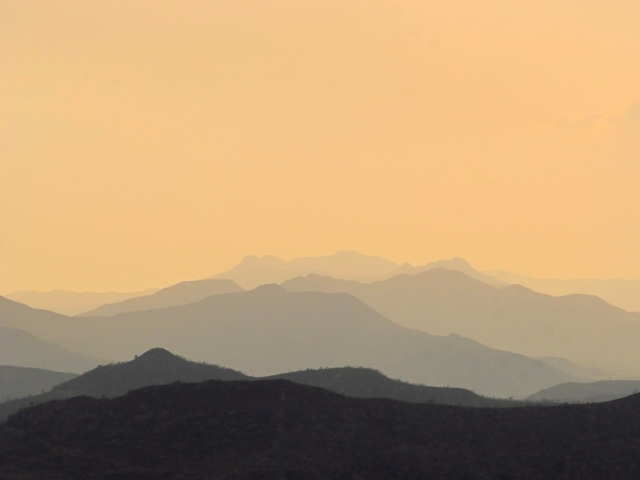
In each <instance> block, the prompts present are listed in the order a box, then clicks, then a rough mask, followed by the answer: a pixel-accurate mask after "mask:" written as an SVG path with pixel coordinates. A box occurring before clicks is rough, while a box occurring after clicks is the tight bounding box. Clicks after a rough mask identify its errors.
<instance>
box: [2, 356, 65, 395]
mask: <svg viewBox="0 0 640 480" xmlns="http://www.w3.org/2000/svg"><path fill="white" fill-rule="evenodd" d="M76 376H77V375H75V374H73V373H63V372H53V371H51V370H42V369H40V368H25V367H14V366H11V365H0V402H2V401H5V400H8V399H10V398H18V397H22V396H25V395H35V394H38V393H41V392H44V391H47V390H49V389H51V387H54V386H55V385H58V384H59V383H62V382H65V381H67V380H71V379H72V378H74V377H76Z"/></svg>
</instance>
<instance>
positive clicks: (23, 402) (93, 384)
mask: <svg viewBox="0 0 640 480" xmlns="http://www.w3.org/2000/svg"><path fill="white" fill-rule="evenodd" d="M0 368H1V367H0ZM0 373H1V371H0ZM274 378H279V379H284V380H290V381H293V382H295V383H300V384H304V385H311V386H317V387H321V388H325V389H327V390H332V391H334V392H337V393H340V394H343V395H346V396H349V397H360V398H375V397H377V398H390V399H394V400H402V401H405V402H413V403H438V404H443V405H465V406H472V407H501V406H515V405H520V404H518V403H517V402H510V401H508V400H498V399H492V398H486V397H482V396H480V395H477V394H475V393H473V392H471V391H469V390H464V389H462V388H444V387H427V386H424V385H412V384H409V383H404V382H400V381H398V380H392V379H390V378H387V377H385V376H384V375H382V374H381V373H379V372H376V371H374V370H370V369H367V368H350V367H344V368H330V369H321V370H304V371H301V372H290V373H283V374H281V375H276V376H275V377H274ZM205 380H257V379H256V378H255V377H250V376H248V375H245V374H243V373H241V372H237V371H235V370H231V369H229V368H223V367H219V366H217V365H207V364H202V363H196V362H191V361H188V360H185V359H183V358H181V357H178V356H176V355H173V354H172V353H171V352H168V351H167V350H164V349H162V348H154V349H152V350H149V351H148V352H146V353H144V354H143V355H140V356H139V357H136V358H135V359H134V360H131V361H130V362H125V363H118V364H112V365H106V366H102V367H98V368H96V369H94V370H91V371H90V372H87V373H85V374H84V375H81V376H79V377H76V378H73V379H72V380H69V381H66V382H64V383H61V384H60V385H57V386H56V387H55V388H53V389H52V390H51V391H48V392H45V393H42V394H40V395H34V396H31V397H28V398H20V399H16V400H12V401H8V402H5V403H0V423H1V422H2V421H4V420H5V419H6V418H7V417H8V416H9V415H11V414H13V413H15V412H17V411H19V410H21V409H23V408H26V407H29V406H32V405H37V404H41V403H44V402H49V401H52V400H64V399H67V398H72V397H78V396H83V395H84V396H88V397H94V398H102V397H109V398H112V397H118V396H120V395H124V394H125V393H127V392H129V391H131V390H136V389H138V388H143V387H148V386H152V385H166V384H169V383H173V382H178V381H179V382H184V383H197V382H203V381H205ZM57 383H59V382H57Z"/></svg>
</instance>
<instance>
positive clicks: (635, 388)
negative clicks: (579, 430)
mask: <svg viewBox="0 0 640 480" xmlns="http://www.w3.org/2000/svg"><path fill="white" fill-rule="evenodd" d="M638 392H640V380H603V381H600V382H591V383H575V382H570V383H563V384H560V385H556V386H554V387H551V388H546V389H544V390H541V391H540V392H538V393H535V394H533V395H530V396H529V397H527V400H531V401H536V402H539V401H542V400H550V401H557V402H607V401H609V400H615V399H617V398H623V397H627V396H629V395H632V394H634V393H638Z"/></svg>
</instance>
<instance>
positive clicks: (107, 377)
mask: <svg viewBox="0 0 640 480" xmlns="http://www.w3.org/2000/svg"><path fill="white" fill-rule="evenodd" d="M248 379H250V377H248V376H247V375H244V374H242V373H240V372H236V371H234V370H231V369H229V368H224V367H219V366H217V365H207V364H202V363H197V362H190V361H188V360H185V359H183V358H180V357H178V356H176V355H173V354H172V353H170V352H168V351H166V350H164V349H161V348H154V349H152V350H149V351H148V352H145V353H144V354H142V355H140V356H136V358H134V359H133V360H131V361H128V362H123V363H116V364H109V365H103V366H99V367H97V368H95V369H93V370H91V371H89V372H86V373H84V374H83V375H80V376H77V377H75V378H71V379H67V381H65V382H64V383H61V382H57V383H59V385H58V384H56V386H55V387H54V388H53V389H52V390H51V391H47V392H44V393H40V392H39V391H38V392H34V393H39V395H33V396H31V397H29V398H23V399H17V400H12V401H9V402H6V403H0V421H1V420H4V419H5V418H6V417H7V416H8V415H10V414H12V413H15V412H17V411H18V410H20V409H22V408H26V407H28V406H30V405H37V404H40V403H44V402H49V401H51V400H61V399H67V398H72V397H77V396H81V395H84V396H88V397H94V398H101V397H109V398H112V397H118V396H120V395H124V394H125V393H127V392H129V391H131V390H136V389H138V388H143V387H148V386H151V385H166V384H169V383H173V382H185V383H197V382H203V381H205V380H248ZM52 386H53V385H52Z"/></svg>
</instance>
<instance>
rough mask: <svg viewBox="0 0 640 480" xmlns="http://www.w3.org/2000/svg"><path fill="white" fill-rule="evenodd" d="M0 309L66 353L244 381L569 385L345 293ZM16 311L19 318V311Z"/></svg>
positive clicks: (502, 393)
mask: <svg viewBox="0 0 640 480" xmlns="http://www.w3.org/2000/svg"><path fill="white" fill-rule="evenodd" d="M7 302H9V301H8V300H5V301H4V302H0V309H1V308H2V307H3V304H4V306H6V307H9V308H8V309H10V310H13V311H14V315H12V316H5V315H3V316H0V319H1V320H2V321H5V322H6V319H7V318H9V319H12V321H13V323H14V324H19V325H21V326H23V328H25V329H28V330H29V331H31V332H34V333H35V334H37V335H40V336H42V337H43V338H47V339H50V340H53V341H56V342H59V343H61V344H63V345H65V346H68V347H69V348H73V349H75V350H79V351H83V352H87V353H91V354H93V355H96V356H101V357H103V358H113V359H127V358H131V357H133V356H134V355H135V354H136V353H137V352H140V351H146V350H148V349H151V348H154V347H156V346H161V347H163V348H166V349H169V350H171V351H174V352H178V353H180V354H181V355H185V356H188V357H189V358H193V359H197V360H201V361H206V362H209V363H215V364H220V365H225V366H229V367H231V368H234V369H238V370H242V371H246V372H249V373H251V374H253V375H273V374H278V373H282V372H286V371H292V370H302V369H305V368H320V367H342V366H345V365H351V366H362V367H369V368H373V369H376V370H380V371H381V372H383V373H384V374H386V375H389V376H391V377H394V378H399V379H401V380H404V381H410V382H414V383H425V384H429V385H433V386H444V385H449V386H455V387H461V388H469V389H472V390H474V391H477V392H479V393H482V394H485V395H491V396H497V397H509V396H515V397H520V396H526V395H530V394H532V393H534V392H537V391H539V390H541V389H542V388H547V387H550V386H552V385H557V384H559V383H563V382H567V381H574V380H576V378H575V377H573V376H572V375H568V374H566V373H563V372H560V371H558V370H557V369H554V368H552V367H550V366H548V365H546V364H544V363H543V362H540V361H537V360H533V359H530V358H527V357H525V356H522V355H518V354H514V353H510V352H505V351H500V350H494V349H491V348H488V347H486V346H484V345H482V344H479V343H477V342H475V341H473V340H470V339H467V338H463V337H460V336H458V335H449V336H447V337H441V336H433V335H429V334H427V333H425V332H421V331H417V330H411V329H408V328H405V327H402V326H400V325H397V324H395V323H393V322H391V321H389V320H388V319H387V318H385V317H383V316H382V315H380V314H379V313H378V312H376V311H374V310H373V309H371V308H370V307H368V306H366V305H365V304H364V303H362V302H361V301H360V300H358V299H356V298H354V297H353V296H351V295H347V294H326V293H320V292H288V291H287V290H285V289H284V288H282V287H280V286H278V285H266V286H262V287H259V288H256V289H254V290H252V291H249V292H239V293H229V294H221V295H214V296H211V297H208V298H206V299H204V300H202V301H200V302H197V303H192V304H188V305H183V306H177V307H169V308H164V309H157V310H149V311H142V312H130V313H123V314H119V315H115V316H113V317H64V316H61V315H57V314H53V313H50V312H43V311H38V310H33V309H30V308H29V307H26V306H23V305H19V304H14V303H15V302H13V303H9V304H8V305H7V304H6V303H7ZM18 311H19V313H20V314H19V315H18V313H16V312H18Z"/></svg>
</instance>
